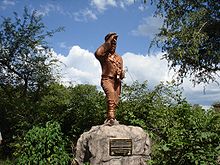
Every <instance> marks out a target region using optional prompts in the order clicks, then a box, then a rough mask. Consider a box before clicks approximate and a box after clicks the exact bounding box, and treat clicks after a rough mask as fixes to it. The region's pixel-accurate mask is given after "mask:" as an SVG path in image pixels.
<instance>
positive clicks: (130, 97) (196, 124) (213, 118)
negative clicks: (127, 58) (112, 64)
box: [117, 82, 220, 165]
mask: <svg viewBox="0 0 220 165" xmlns="http://www.w3.org/2000/svg"><path fill="white" fill-rule="evenodd" d="M117 112H118V115H117V116H118V119H120V123H124V124H128V125H130V124H132V125H137V126H141V127H142V128H144V129H145V130H146V132H148V133H149V134H150V137H151V139H152V143H153V144H152V155H151V156H152V160H151V161H150V162H149V163H150V164H155V165H158V164H178V165H188V164H190V165H193V164H195V165H197V164H216V160H217V156H218V155H219V152H220V145H219V141H220V136H219V133H220V132H219V131H220V124H219V123H220V115H219V113H216V112H215V111H214V110H213V109H210V110H204V109H203V108H202V107H200V106H192V105H190V104H189V103H187V101H186V100H185V98H183V97H182V91H181V90H180V89H179V88H178V87H177V86H176V85H175V84H172V83H168V84H165V83H161V84H159V85H157V86H155V88H154V89H153V90H150V89H149V88H148V85H147V83H146V82H145V83H142V84H140V83H138V82H135V83H134V84H132V85H131V86H128V85H124V86H123V91H122V102H121V103H120V105H119V109H118V111H117Z"/></svg>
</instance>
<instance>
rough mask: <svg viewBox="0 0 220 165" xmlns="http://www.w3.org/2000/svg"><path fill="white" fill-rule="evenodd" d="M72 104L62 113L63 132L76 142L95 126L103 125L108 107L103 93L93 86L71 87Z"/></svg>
mask: <svg viewBox="0 0 220 165" xmlns="http://www.w3.org/2000/svg"><path fill="white" fill-rule="evenodd" d="M68 90H69V91H70V104H69V106H68V109H67V110H65V111H63V113H62V121H61V122H62V125H63V131H64V132H65V133H66V134H67V135H69V136H71V137H72V136H74V140H77V138H78V137H79V136H80V135H81V134H82V133H83V132H84V131H87V130H89V129H90V128H91V127H92V126H94V125H99V124H103V123H104V120H105V113H106V106H105V104H106V103H105V96H104V94H103V92H100V91H98V90H97V89H96V86H92V85H87V84H85V85H76V86H75V87H69V88H68Z"/></svg>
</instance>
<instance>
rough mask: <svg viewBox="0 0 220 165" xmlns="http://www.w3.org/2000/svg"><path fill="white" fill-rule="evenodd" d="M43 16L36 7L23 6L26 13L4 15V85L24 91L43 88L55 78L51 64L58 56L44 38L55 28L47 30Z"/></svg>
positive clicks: (0, 62)
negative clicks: (53, 55) (31, 8)
mask: <svg viewBox="0 0 220 165" xmlns="http://www.w3.org/2000/svg"><path fill="white" fill-rule="evenodd" d="M45 29H46V27H45V25H44V24H43V23H42V18H41V16H39V14H37V12H36V11H33V12H32V13H29V11H28V9H27V8H25V9H24V14H23V17H19V16H18V14H17V13H14V19H12V18H3V22H2V23H1V25H0V70H1V72H0V77H1V84H0V85H1V87H5V86H7V85H12V86H19V87H20V88H21V90H22V94H23V95H26V93H27V92H28V91H29V90H31V91H33V90H34V91H37V90H39V91H40V90H41V88H42V86H43V85H45V84H46V83H48V82H50V81H51V80H53V74H52V66H53V65H54V64H55V63H56V61H57V60H56V59H54V58H53V57H52V54H51V50H50V49H49V47H48V45H47V44H46V42H45V39H46V38H47V37H50V36H52V35H53V34H54V33H55V32H57V31H60V29H57V30H55V31H45Z"/></svg>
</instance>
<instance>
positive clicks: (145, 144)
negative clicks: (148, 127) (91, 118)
mask: <svg viewBox="0 0 220 165" xmlns="http://www.w3.org/2000/svg"><path fill="white" fill-rule="evenodd" d="M124 139H125V140H124ZM120 141H121V142H122V143H121V142H120ZM130 144H131V146H130ZM121 147H122V148H121ZM124 151H125V152H124ZM130 151H131V152H130ZM110 152H111V153H110ZM148 159H150V139H149V137H148V135H147V134H146V133H145V132H144V130H143V129H142V128H140V127H135V126H126V125H120V124H117V125H112V126H109V125H106V124H103V125H100V126H94V127H92V128H91V130H90V131H88V132H85V133H83V134H82V135H81V137H80V138H79V139H78V142H77V146H76V158H75V160H76V161H77V163H78V164H79V165H83V163H84V162H89V163H90V165H146V160H148Z"/></svg>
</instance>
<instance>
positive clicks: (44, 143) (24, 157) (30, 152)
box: [15, 122, 70, 165]
mask: <svg viewBox="0 0 220 165" xmlns="http://www.w3.org/2000/svg"><path fill="white" fill-rule="evenodd" d="M64 147H65V140H64V139H63V134H62V133H61V128H60V125H59V124H58V123H57V122H47V124H46V127H45V128H43V127H33V129H31V130H29V131H28V132H27V134H26V135H25V137H24V139H23V141H21V142H20V143H19V144H17V151H16V152H15V156H16V157H17V164H22V165H24V164H42V165H47V164H60V165H65V164H68V162H69V160H70V158H69V155H68V154H67V153H66V151H65V148H64Z"/></svg>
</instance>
